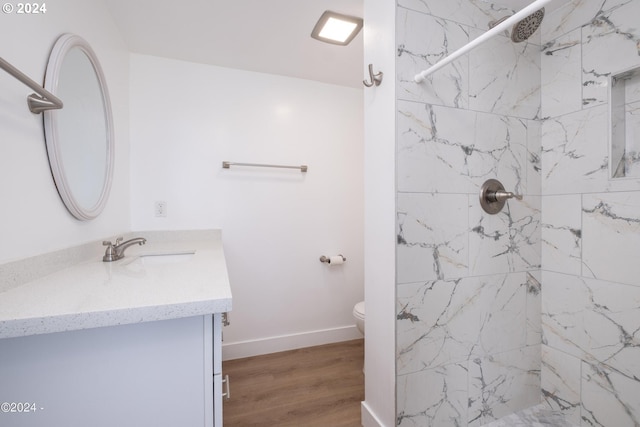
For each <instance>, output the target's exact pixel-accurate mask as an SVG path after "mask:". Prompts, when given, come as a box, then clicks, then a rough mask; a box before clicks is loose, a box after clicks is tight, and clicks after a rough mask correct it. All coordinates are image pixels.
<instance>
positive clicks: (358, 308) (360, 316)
mask: <svg viewBox="0 0 640 427" xmlns="http://www.w3.org/2000/svg"><path fill="white" fill-rule="evenodd" d="M353 317H354V318H355V319H356V326H357V327H358V330H359V331H360V332H362V334H363V335H364V301H360V302H359V303H357V304H356V305H354V306H353Z"/></svg>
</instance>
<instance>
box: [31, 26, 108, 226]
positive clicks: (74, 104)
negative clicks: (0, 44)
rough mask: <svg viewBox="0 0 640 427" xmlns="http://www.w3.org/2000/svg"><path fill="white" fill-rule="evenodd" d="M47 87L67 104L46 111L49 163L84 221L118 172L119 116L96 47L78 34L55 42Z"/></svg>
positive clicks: (65, 196) (102, 199)
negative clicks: (115, 120) (115, 169)
mask: <svg viewBox="0 0 640 427" xmlns="http://www.w3.org/2000/svg"><path fill="white" fill-rule="evenodd" d="M44 87H45V89H47V90H48V91H50V92H51V93H53V94H54V95H56V96H57V97H58V98H60V99H61V100H62V102H63V103H64V107H63V108H62V109H61V110H49V111H45V112H44V134H45V141H46V145H47V154H48V155H49V165H50V166H51V173H52V174H53V179H54V181H55V184H56V187H57V189H58V193H59V194H60V197H61V198H62V201H63V202H64V204H65V206H66V207H67V209H68V210H69V212H70V213H71V214H72V215H73V216H74V217H76V218H77V219H79V220H83V221H86V220H90V219H93V218H95V217H97V216H98V215H99V214H100V212H102V210H103V209H104V206H105V205H106V202H107V198H108V196H109V190H110V189H111V179H112V175H113V153H114V141H113V120H112V117H111V103H110V101H109V92H108V91H107V85H106V81H105V78H104V74H103V73H102V68H101V67H100V63H99V62H98V58H97V57H96V54H95V53H94V51H93V49H91V46H89V44H88V43H87V42H86V41H85V40H84V39H83V38H81V37H79V36H77V35H74V34H64V35H62V36H61V37H60V38H59V39H58V40H57V41H56V43H55V45H54V46H53V50H52V51H51V55H50V57H49V63H48V64H47V72H46V75H45V84H44Z"/></svg>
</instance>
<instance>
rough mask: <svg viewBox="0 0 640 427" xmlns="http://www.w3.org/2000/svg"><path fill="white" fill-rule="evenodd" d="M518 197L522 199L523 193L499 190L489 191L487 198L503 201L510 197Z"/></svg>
mask: <svg viewBox="0 0 640 427" xmlns="http://www.w3.org/2000/svg"><path fill="white" fill-rule="evenodd" d="M513 198H516V199H518V200H522V195H520V194H513V193H512V192H510V191H502V190H498V191H496V192H495V193H491V192H490V193H487V199H489V201H491V202H502V201H505V200H508V199H513Z"/></svg>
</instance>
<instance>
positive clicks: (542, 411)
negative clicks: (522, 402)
mask: <svg viewBox="0 0 640 427" xmlns="http://www.w3.org/2000/svg"><path fill="white" fill-rule="evenodd" d="M547 426H553V427H575V426H574V425H573V424H571V423H569V422H568V421H566V420H565V419H564V417H563V415H562V414H561V413H559V412H555V411H552V410H551V409H549V408H547V407H546V406H545V405H536V406H532V407H530V408H527V409H524V410H522V411H520V412H516V413H515V414H511V415H508V416H506V417H503V418H500V419H499V420H496V421H493V422H491V423H489V424H485V425H484V426H483V427H547Z"/></svg>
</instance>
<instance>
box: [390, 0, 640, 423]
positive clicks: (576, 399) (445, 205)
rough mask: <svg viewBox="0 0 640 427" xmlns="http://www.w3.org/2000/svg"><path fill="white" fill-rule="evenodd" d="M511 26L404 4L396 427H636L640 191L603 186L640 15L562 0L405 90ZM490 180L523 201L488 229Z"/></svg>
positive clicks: (633, 6) (475, 0)
mask: <svg viewBox="0 0 640 427" xmlns="http://www.w3.org/2000/svg"><path fill="white" fill-rule="evenodd" d="M520 6H522V5H520ZM512 12H513V11H512V10H510V9H509V7H505V6H501V5H499V4H496V3H491V2H489V1H486V0H453V1H446V2H445V1H437V0H398V8H397V29H396V31H397V34H396V39H397V46H398V48H397V64H396V65H397V80H396V85H397V94H398V95H397V97H398V99H397V139H396V145H397V153H396V156H397V272H398V273H397V376H398V382H397V387H398V393H397V424H398V425H399V426H445V425H447V426H448V425H452V426H481V425H483V424H486V423H489V422H492V421H494V420H497V419H499V418H501V417H503V416H505V415H508V414H510V413H512V412H516V411H519V410H521V409H524V408H526V407H528V406H533V405H536V404H537V403H539V402H540V401H541V399H542V402H543V403H542V404H543V407H544V408H546V409H551V410H558V411H560V412H562V413H563V414H564V415H565V417H566V420H567V423H571V424H574V425H582V426H616V427H618V426H638V425H640V413H639V412H640V398H638V396H640V381H639V380H638V378H640V357H639V356H640V354H638V353H637V352H638V348H640V345H638V344H639V340H640V337H639V336H638V334H640V332H638V331H640V281H638V277H640V263H638V262H637V254H638V253H640V213H639V212H640V179H637V178H635V179H634V178H624V179H611V178H610V176H611V172H610V171H609V164H608V163H609V146H608V141H609V130H608V126H609V117H608V115H609V106H608V76H609V75H610V74H611V73H618V72H621V71H624V70H627V69H629V68H631V67H635V66H640V54H639V53H640V48H639V46H640V26H638V23H637V22H638V20H637V17H638V16H640V0H555V1H554V2H552V3H551V4H550V6H549V7H548V8H547V15H546V16H545V19H544V22H543V25H542V28H541V30H540V31H539V32H538V33H537V34H536V36H535V37H534V38H533V39H531V40H530V41H529V42H527V43H523V44H520V45H514V44H513V43H511V41H510V40H509V39H508V38H507V37H503V36H497V37H495V38H494V39H492V40H491V41H489V42H487V43H486V44H485V45H483V46H481V47H480V48H478V49H477V50H474V51H473V52H471V53H470V54H469V55H466V56H464V57H462V58H460V59H459V60H457V61H455V62H454V63H452V64H450V65H448V66H446V67H444V68H442V69H441V70H440V71H438V72H437V73H435V74H433V75H432V76H431V77H429V78H428V81H427V82H425V83H423V84H416V83H414V82H413V76H414V74H416V73H417V72H419V71H421V70H423V69H426V68H428V67H429V66H430V65H432V64H434V63H435V62H437V61H438V60H439V59H441V58H443V57H444V56H446V55H447V54H449V53H451V52H453V51H454V50H455V49H456V48H458V47H460V46H462V45H463V44H465V43H466V42H468V41H469V40H471V39H473V38H474V37H476V36H477V35H479V34H480V33H481V32H483V31H485V30H486V28H487V25H488V23H489V22H490V21H492V20H494V19H497V18H500V17H502V16H505V15H508V14H509V13H512ZM631 131H633V132H630V133H632V134H634V135H639V134H640V131H638V132H635V128H633V129H631ZM635 144H636V146H638V144H639V143H638V142H637V141H636V142H635ZM488 178H498V179H500V180H501V181H502V182H503V184H504V185H505V187H506V188H507V189H508V190H513V191H516V192H518V193H521V194H523V195H524V200H523V201H522V202H516V201H513V200H512V201H509V202H508V203H507V206H506V207H505V209H504V210H503V212H501V213H499V214H497V215H495V216H494V215H488V214H485V213H484V212H483V211H481V210H480V207H479V203H478V189H479V187H480V185H481V184H482V183H483V182H484V181H485V180H486V179H488ZM540 390H542V393H540ZM541 394H542V397H540V395H541Z"/></svg>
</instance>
